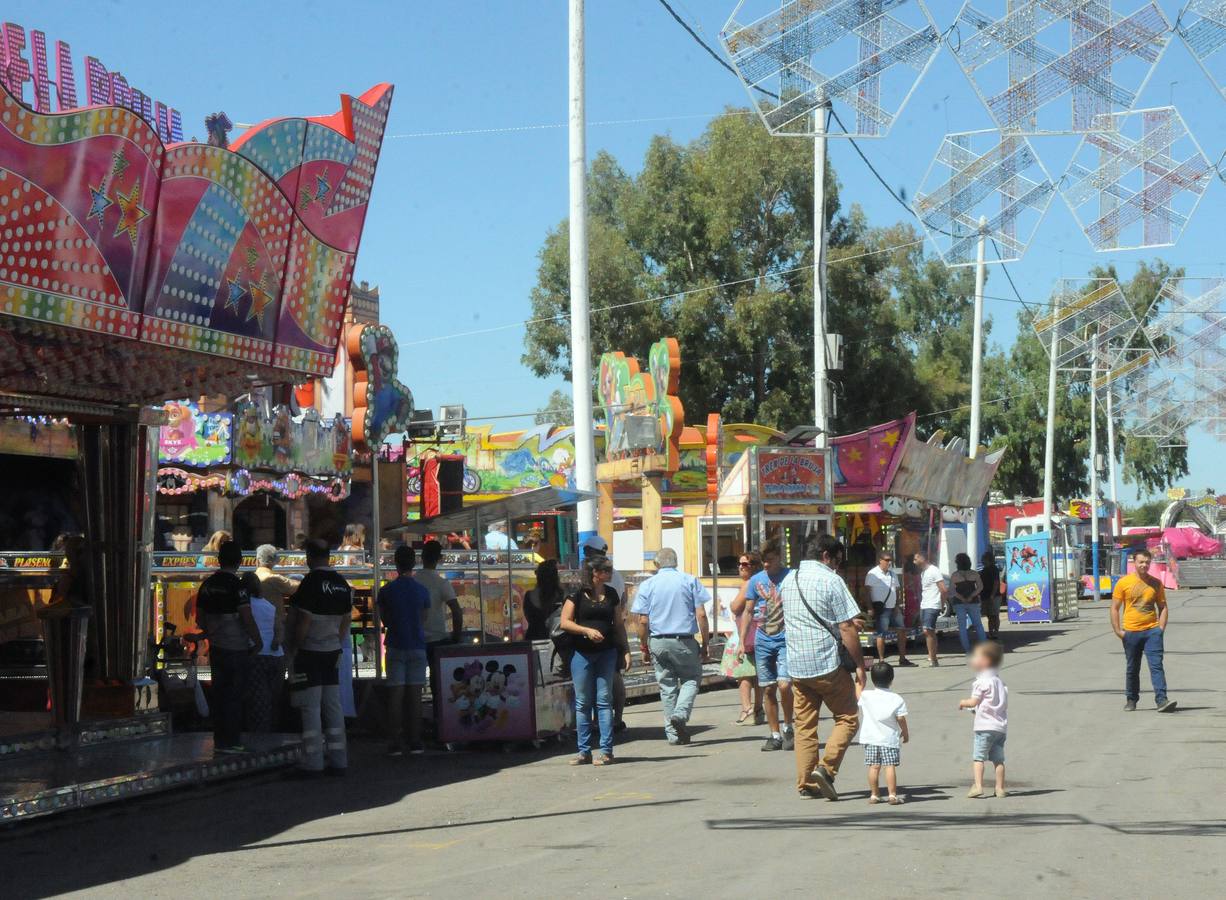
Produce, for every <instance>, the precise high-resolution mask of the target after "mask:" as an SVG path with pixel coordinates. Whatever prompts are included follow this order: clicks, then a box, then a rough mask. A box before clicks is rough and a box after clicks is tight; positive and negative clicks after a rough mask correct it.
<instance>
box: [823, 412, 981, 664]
mask: <svg viewBox="0 0 1226 900" xmlns="http://www.w3.org/2000/svg"><path fill="white" fill-rule="evenodd" d="M915 425H916V415H915V413H911V414H910V415H908V416H906V417H905V418H902V419H895V420H893V421H891V422H885V423H883V424H881V425H875V426H873V427H872V428H868V429H866V430H864V431H860V432H857V433H855V434H848V435H841V436H839V437H836V438H833V439H832V440H831V446H832V449H833V451H834V461H833V464H834V499H835V530H836V532H837V533H838V535H839V536H840V538H842V540H843V542H844V543H845V544H846V545H847V548H848V559H847V567H846V570H845V572H844V577H845V578H846V580H847V582H848V585H849V586H850V587H851V589H852V592H853V593H854V594H855V595H856V597H857V599H858V600H859V601H860V604H861V606H862V607H863V608H864V609H865V610H868V609H871V603H870V602H869V600H868V597H867V594H866V591H865V589H864V576H865V574H866V573H867V571H868V569H870V568H871V567H872V566H874V565H876V563H877V559H876V557H877V552H878V551H879V550H882V549H888V550H890V551H891V553H892V554H893V556H894V564H895V570H896V572H897V573H898V574H899V576H900V580H901V581H902V583H903V586H904V594H905V603H906V605H905V621H906V623H907V625H908V626H910V627H911V628H912V629H913V630H914V629H915V623H916V621H917V619H918V616H919V603H920V594H919V576H918V573H917V572H916V571H914V565H913V564H912V563H911V562H910V560H911V557H912V556H913V555H914V554H916V553H918V552H923V553H924V554H925V555H926V556H927V557H928V558H929V560H930V561H932V562H934V563H937V564H938V565H940V566H941V569H942V571H944V572H945V573H946V575H948V574H949V573H950V572H951V571H952V568H953V566H952V562H953V557H954V556H955V555H956V554H957V553H963V552H967V544H966V529H965V523H966V522H968V521H970V519H971V515H972V511H973V510H974V509H976V508H978V507H979V506H980V505H981V504H982V503H983V501H984V498H985V497H986V496H987V492H988V488H989V486H990V485H991V483H992V479H993V477H995V475H996V469H997V467H998V466H999V465H1000V460H1001V457H1002V456H1003V455H1004V451H1003V450H1001V451H996V452H994V453H987V454H983V455H979V456H976V458H974V459H971V458H969V457H968V456H967V455H966V442H965V441H964V440H963V439H961V438H953V439H947V438H946V436H945V434H944V433H943V432H940V431H938V432H936V433H935V434H933V435H932V436H931V437H929V438H928V439H927V440H921V439H920V438H919V436H918V435H917V433H916V427H915ZM972 559H974V555H973V554H972ZM975 562H976V564H977V563H978V561H977V560H975ZM956 627H957V626H956V623H955V621H954V619H953V618H952V617H942V618H941V619H939V620H938V623H937V629H938V631H951V630H956ZM870 637H871V636H870V635H868V634H864V635H861V641H862V642H865V643H866V645H867V641H868V640H869V638H870ZM915 637H918V633H916V634H915Z"/></svg>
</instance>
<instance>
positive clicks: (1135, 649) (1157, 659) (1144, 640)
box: [1124, 626, 1166, 704]
mask: <svg viewBox="0 0 1226 900" xmlns="http://www.w3.org/2000/svg"><path fill="white" fill-rule="evenodd" d="M1142 653H1144V654H1145V661H1146V662H1148V663H1149V680H1150V683H1151V684H1153V686H1154V700H1155V701H1157V702H1158V703H1159V704H1162V703H1165V702H1166V672H1165V671H1163V669H1162V629H1161V628H1158V627H1157V626H1155V627H1153V628H1147V629H1146V630H1145V631H1125V632H1124V659H1125V661H1126V668H1125V670H1124V696H1125V697H1127V698H1128V699H1129V700H1133V701H1136V700H1140V699H1141V654H1142Z"/></svg>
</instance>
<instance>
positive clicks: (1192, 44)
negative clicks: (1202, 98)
mask: <svg viewBox="0 0 1226 900" xmlns="http://www.w3.org/2000/svg"><path fill="white" fill-rule="evenodd" d="M1176 30H1178V32H1179V37H1180V38H1181V39H1182V40H1183V42H1184V45H1185V46H1187V48H1188V52H1189V53H1191V54H1192V55H1193V56H1194V57H1196V61H1197V62H1198V63H1199V64H1200V67H1201V68H1202V69H1203V70H1204V72H1205V74H1206V75H1207V76H1209V80H1210V81H1212V82H1213V86H1214V87H1215V88H1217V90H1218V92H1219V93H1221V94H1223V95H1224V96H1226V0H1191V2H1189V3H1188V5H1187V6H1185V7H1184V8H1183V11H1182V12H1180V14H1179V19H1178V20H1177V21H1176Z"/></svg>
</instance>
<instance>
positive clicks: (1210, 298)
mask: <svg viewBox="0 0 1226 900" xmlns="http://www.w3.org/2000/svg"><path fill="white" fill-rule="evenodd" d="M1145 334H1146V336H1147V337H1148V338H1149V340H1150V342H1151V343H1152V344H1153V345H1154V346H1156V347H1159V348H1160V349H1161V350H1162V355H1163V363H1164V365H1165V366H1167V367H1168V368H1177V369H1186V370H1189V371H1190V370H1193V369H1217V370H1221V369H1226V278H1223V277H1220V276H1219V277H1207V278H1188V277H1183V276H1177V277H1171V278H1167V279H1166V280H1165V281H1163V282H1162V287H1161V288H1159V290H1158V295H1157V296H1156V297H1155V298H1154V302H1153V303H1152V304H1151V305H1150V308H1149V311H1148V312H1147V314H1146V316H1145Z"/></svg>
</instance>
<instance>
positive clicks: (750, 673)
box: [720, 550, 766, 725]
mask: <svg viewBox="0 0 1226 900" xmlns="http://www.w3.org/2000/svg"><path fill="white" fill-rule="evenodd" d="M761 571H762V554H761V553H759V552H758V551H757V550H749V551H746V552H745V553H742V554H741V556H740V559H739V560H738V561H737V574H738V575H739V576H740V578H741V587H740V589H739V590H738V591H737V594H736V596H735V597H734V598H733V599H732V603H730V604H729V607H728V608H729V609H730V610H731V611H732V615H733V617H734V620H735V622H736V628H735V629H734V630H733V632H732V634H731V635H729V637H728V643H727V645H726V646H725V647H724V656H723V659H721V660H720V672H721V673H723V675H724V676H725V677H727V678H731V679H732V680H733V681H735V682H737V685H738V690H739V691H740V694H741V714H740V716H738V717H737V720H736V722H735V723H734V724H736V725H748V724H750V722H751V721H752V722H753V724H754V725H763V724H765V723H766V711H765V710H764V709H763V708H762V687H761V685H759V684H758V670H757V668H755V666H754V663H753V633H754V631H755V630H756V629H755V627H754V623H753V604H751V603H748V602H746V601H747V598H746V596H745V590H746V588H747V587H748V585H749V579H750V578H752V577H753V576H754V575H757V574H758V573H759V572H761Z"/></svg>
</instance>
